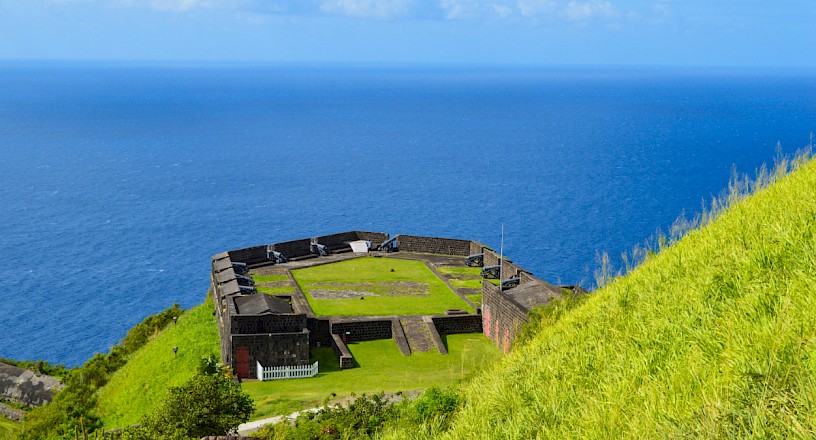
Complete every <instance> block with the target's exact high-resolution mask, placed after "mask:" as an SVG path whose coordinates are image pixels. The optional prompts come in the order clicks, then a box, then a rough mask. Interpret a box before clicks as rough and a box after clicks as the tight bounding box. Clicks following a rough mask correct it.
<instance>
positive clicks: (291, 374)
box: [255, 361, 317, 380]
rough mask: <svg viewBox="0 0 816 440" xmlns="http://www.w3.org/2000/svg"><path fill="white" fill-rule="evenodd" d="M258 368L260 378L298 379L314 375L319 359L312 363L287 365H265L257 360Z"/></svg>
mask: <svg viewBox="0 0 816 440" xmlns="http://www.w3.org/2000/svg"><path fill="white" fill-rule="evenodd" d="M255 363H256V364H257V369H258V380H277V379H296V378H304V377H314V376H315V375H316V374H317V361H315V363H313V364H312V365H295V366H287V367H264V366H263V365H261V363H260V362H257V361H256V362H255Z"/></svg>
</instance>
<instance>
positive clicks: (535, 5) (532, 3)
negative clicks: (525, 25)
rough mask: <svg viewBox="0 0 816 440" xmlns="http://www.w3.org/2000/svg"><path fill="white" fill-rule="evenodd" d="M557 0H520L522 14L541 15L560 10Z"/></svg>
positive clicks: (519, 7) (527, 15) (529, 15)
mask: <svg viewBox="0 0 816 440" xmlns="http://www.w3.org/2000/svg"><path fill="white" fill-rule="evenodd" d="M558 3H559V2H558V1H557V0H519V2H518V4H517V5H516V6H517V7H518V10H519V12H520V13H521V15H524V16H526V17H536V16H539V15H549V14H552V13H554V12H556V11H558V7H559V5H558Z"/></svg>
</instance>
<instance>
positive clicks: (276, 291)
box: [256, 286, 295, 295]
mask: <svg viewBox="0 0 816 440" xmlns="http://www.w3.org/2000/svg"><path fill="white" fill-rule="evenodd" d="M256 289H257V290H258V292H261V293H266V294H268V295H284V294H287V293H288V294H292V293H295V288H294V287H292V286H278V287H256Z"/></svg>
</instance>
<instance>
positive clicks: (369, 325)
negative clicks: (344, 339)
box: [331, 318, 393, 342]
mask: <svg viewBox="0 0 816 440" xmlns="http://www.w3.org/2000/svg"><path fill="white" fill-rule="evenodd" d="M331 332H332V334H336V335H341V336H342V335H344V334H345V333H346V332H348V333H349V337H350V340H351V341H355V342H356V341H372V340H375V339H391V338H392V337H393V332H392V328H391V320H390V319H365V318H363V319H354V320H348V321H345V320H344V321H339V322H338V321H333V322H332V323H331Z"/></svg>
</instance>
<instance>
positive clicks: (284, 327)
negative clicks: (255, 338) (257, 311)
mask: <svg viewBox="0 0 816 440" xmlns="http://www.w3.org/2000/svg"><path fill="white" fill-rule="evenodd" d="M230 321H231V323H230V324H231V325H230V333H232V334H233V335H239V334H257V333H287V332H299V331H301V330H302V329H303V328H305V327H306V315H302V314H301V315H288V314H287V315H235V316H232V317H231V320H230Z"/></svg>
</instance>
